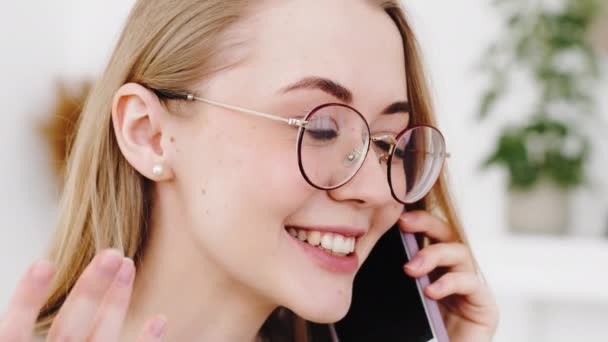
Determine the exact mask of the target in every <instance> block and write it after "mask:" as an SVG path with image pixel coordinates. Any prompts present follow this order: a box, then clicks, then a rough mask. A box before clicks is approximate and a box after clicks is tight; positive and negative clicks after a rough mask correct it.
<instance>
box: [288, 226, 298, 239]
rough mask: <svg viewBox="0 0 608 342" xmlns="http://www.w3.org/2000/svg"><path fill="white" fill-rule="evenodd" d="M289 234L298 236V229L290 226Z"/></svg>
mask: <svg viewBox="0 0 608 342" xmlns="http://www.w3.org/2000/svg"><path fill="white" fill-rule="evenodd" d="M289 234H290V235H291V236H293V237H298V231H297V230H295V229H293V228H289Z"/></svg>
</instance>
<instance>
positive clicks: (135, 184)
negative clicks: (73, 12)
mask: <svg viewBox="0 0 608 342" xmlns="http://www.w3.org/2000/svg"><path fill="white" fill-rule="evenodd" d="M434 125H435V120H434V115H433V112H432V110H431V106H430V104H429V96H428V93H427V91H426V87H425V83H424V77H423V73H422V70H421V62H420V60H419V56H418V54H417V48H416V44H415V39H414V36H413V33H412V31H411V29H410V28H409V27H408V24H407V22H406V20H405V17H404V14H403V11H402V9H401V8H400V7H399V5H398V4H397V2H396V1H371V0H356V1H353V0H323V1H321V0H318V1H317V0H314V1H312V0H289V1H278V0H267V1H245V0H232V1H225V0H140V1H137V2H136V4H135V6H134V9H133V10H132V13H131V15H130V17H129V19H128V22H127V24H126V27H125V28H124V32H123V34H122V37H121V38H120V40H119V42H118V45H117V47H116V49H115V51H114V54H113V56H112V58H111V60H110V63H109V65H108V67H107V69H106V70H105V72H104V73H103V75H102V77H101V79H100V80H99V82H98V83H97V85H96V86H95V88H94V89H93V91H92V93H91V94H90V96H89V98H88V101H87V103H86V106H85V108H84V110H83V113H82V115H81V119H80V122H79V126H78V133H77V135H76V137H75V138H74V140H73V144H72V145H71V152H70V160H69V164H68V167H67V178H66V182H65V188H64V193H63V198H62V202H61V203H62V205H61V209H60V219H59V227H58V231H57V234H56V237H55V239H54V241H53V242H52V248H51V252H50V259H51V260H52V262H51V261H40V262H38V263H36V264H35V265H33V266H32V268H31V269H30V270H29V271H28V272H27V274H26V275H25V276H24V278H23V280H22V281H21V283H20V284H19V285H18V288H17V290H16V292H15V294H14V297H13V300H12V301H11V304H10V307H9V308H8V313H7V314H6V315H5V316H4V318H3V320H2V322H1V324H0V340H1V341H29V339H30V338H31V336H32V334H34V330H36V331H37V333H38V334H39V335H42V336H45V337H46V338H47V339H48V340H49V341H84V340H87V341H118V340H121V341H134V340H139V341H157V340H160V339H161V338H162V337H163V336H164V337H165V339H166V340H169V341H254V340H256V339H262V340H264V339H265V340H274V341H284V340H287V339H290V340H298V341H305V340H306V339H307V338H308V339H314V338H313V337H312V335H311V332H310V331H308V330H309V328H310V327H311V325H310V324H305V322H315V323H318V324H329V323H333V322H336V321H339V320H340V319H341V318H343V317H344V315H345V314H346V313H347V311H348V309H349V306H350V303H351V300H352V290H353V280H354V277H355V275H356V273H357V270H358V269H359V268H360V266H361V264H362V263H363V262H364V261H365V260H366V257H367V256H368V255H369V254H370V252H371V251H372V249H373V248H374V246H375V245H376V243H377V242H378V240H379V239H380V237H381V236H383V235H384V234H385V233H386V232H387V231H388V230H389V229H390V228H391V227H393V226H396V227H398V229H401V230H402V231H404V232H416V233H419V234H421V235H424V236H426V237H427V238H428V239H427V240H428V241H430V242H432V243H431V244H427V245H428V246H427V247H425V248H423V250H422V251H421V252H420V253H419V254H418V256H417V257H415V258H414V259H413V260H412V261H411V262H409V263H408V264H407V265H405V268H404V270H403V272H406V273H407V274H408V275H410V276H413V277H420V276H423V275H427V274H431V273H432V272H433V274H436V275H438V276H437V277H435V278H438V279H437V280H436V281H435V282H434V283H433V284H432V285H431V286H429V287H427V288H425V289H424V293H425V294H426V295H427V296H428V297H430V298H433V299H436V300H439V302H440V305H441V309H442V313H443V315H444V319H445V322H446V326H447V329H448V333H449V335H450V337H451V339H452V341H463V342H473V341H489V340H491V338H492V336H493V333H494V331H495V328H496V324H497V316H498V315H497V308H496V304H495V303H494V299H493V297H492V295H491V293H490V291H489V289H488V288H487V286H486V285H485V283H484V282H483V281H482V280H481V277H480V276H479V272H478V269H477V267H476V263H475V261H474V259H473V257H472V255H471V253H470V249H469V248H468V246H467V245H466V241H465V237H464V234H463V231H462V229H461V228H460V226H459V223H458V220H457V219H456V216H455V214H454V212H453V210H452V206H451V205H450V202H449V197H448V195H447V189H446V182H445V177H444V176H442V175H439V173H440V171H441V166H442V164H443V161H444V158H445V153H437V151H439V152H441V151H443V150H445V146H444V145H443V144H444V142H443V138H442V137H441V134H440V133H439V131H437V130H436V129H435V128H432V127H434ZM428 143H430V145H429V144H428ZM404 211H407V212H405V213H404ZM135 268H137V276H135ZM437 270H441V272H440V274H439V273H437ZM291 313H293V314H291ZM167 322H168V324H165V323H167ZM285 327H287V329H285ZM286 336H289V337H286ZM400 340H402V341H407V340H408V336H407V332H404V336H402V339H400Z"/></svg>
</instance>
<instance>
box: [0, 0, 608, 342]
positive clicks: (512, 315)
mask: <svg viewBox="0 0 608 342" xmlns="http://www.w3.org/2000/svg"><path fill="white" fill-rule="evenodd" d="M132 4H133V1H125V0H104V1H102V0H87V1H86V2H85V1H75V0H55V1H52V2H51V1H32V0H28V1H12V2H8V3H6V4H4V5H3V11H1V12H0V32H2V33H0V46H1V52H2V53H1V54H0V75H2V82H1V83H0V98H1V102H2V105H3V113H2V115H0V145H1V146H3V147H4V148H2V150H1V151H0V165H2V173H3V177H2V178H1V179H0V189H1V190H2V192H3V193H4V195H3V196H1V197H0V307H3V308H4V307H6V304H7V302H8V298H9V296H10V293H11V292H12V290H13V289H14V286H15V284H16V282H17V279H18V277H19V275H20V274H21V273H23V272H24V271H25V269H26V267H27V266H28V265H29V263H31V262H32V261H33V260H35V259H36V258H38V257H39V256H41V255H42V254H43V252H44V249H45V246H46V244H47V243H48V239H49V237H50V234H51V230H52V227H53V222H54V217H55V215H56V202H57V196H58V193H59V188H60V185H59V184H58V182H57V181H56V172H57V170H58V167H59V166H60V163H58V162H57V161H58V160H59V159H60V157H61V151H57V150H56V149H54V148H53V142H56V141H60V140H61V139H62V138H63V137H62V135H61V128H62V125H59V126H53V125H49V124H48V122H49V120H50V121H52V119H53V116H55V115H58V114H57V113H61V115H68V114H69V113H70V112H71V111H73V109H74V108H77V106H78V98H79V97H82V96H83V94H86V90H87V86H88V85H87V82H88V81H89V80H94V79H95V78H96V77H97V76H98V75H99V73H100V72H101V70H102V68H103V66H104V64H105V63H106V61H107V59H108V58H109V55H110V52H111V48H112V46H113V44H114V42H115V41H116V39H117V36H118V33H119V31H120V29H121V26H122V23H123V21H124V20H125V18H126V15H127V14H128V11H129V9H130V7H131V6H132ZM405 5H406V7H407V9H408V11H409V14H410V17H411V19H412V21H413V26H414V28H415V30H416V31H417V32H418V38H419V40H420V44H421V46H422V48H423V52H424V57H425V63H426V66H427V70H428V73H429V79H430V80H431V88H432V91H433V94H434V96H435V103H436V110H437V113H438V116H439V119H440V128H441V130H442V131H443V132H444V133H445V135H446V141H447V144H448V148H449V150H450V152H451V153H452V158H451V159H450V161H449V164H448V168H449V172H450V178H451V182H452V185H453V191H454V196H455V198H456V203H457V206H458V209H459V210H460V213H461V215H462V219H463V221H464V223H465V226H466V229H467V231H468V234H469V238H470V241H471V244H472V246H473V249H474V251H475V253H476V256H477V258H478V259H479V262H480V264H481V266H482V268H483V271H484V273H485V274H486V277H487V279H488V281H489V282H490V284H491V286H492V288H493V289H494V291H495V294H496V296H497V298H498V301H499V304H500V306H501V311H502V319H501V325H500V328H499V332H498V336H497V338H496V341H551V342H555V341H568V342H571V341H599V340H602V341H603V340H606V339H607V338H608V326H607V325H606V323H605V322H606V320H607V319H608V176H606V170H607V169H608V134H607V133H606V132H608V80H607V76H606V72H607V71H608V68H607V67H608V1H605V0H539V1H525V0H511V1H506V0H495V1H490V0H461V1H441V0H426V1H407V0H406V1H405ZM63 126H65V125H63Z"/></svg>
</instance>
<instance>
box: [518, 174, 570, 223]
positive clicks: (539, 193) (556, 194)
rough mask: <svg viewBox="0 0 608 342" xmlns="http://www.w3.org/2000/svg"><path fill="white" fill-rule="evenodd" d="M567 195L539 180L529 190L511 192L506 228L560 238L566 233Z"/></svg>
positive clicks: (554, 186) (567, 215)
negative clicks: (507, 225)
mask: <svg viewBox="0 0 608 342" xmlns="http://www.w3.org/2000/svg"><path fill="white" fill-rule="evenodd" d="M569 197H570V196H569V193H568V191H566V190H563V189H561V188H559V187H558V186H557V185H555V184H554V183H553V182H551V181H549V180H546V179H543V180H540V181H539V182H538V183H537V184H536V185H535V186H534V187H533V188H532V189H530V190H528V191H519V190H510V191H509V198H508V204H507V205H508V219H509V227H510V229H511V230H512V231H514V232H520V233H531V234H551V235H561V234H564V233H566V232H567V230H568V220H569V216H570V215H569V209H570V203H569Z"/></svg>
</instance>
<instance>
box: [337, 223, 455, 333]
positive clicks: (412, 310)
mask: <svg viewBox="0 0 608 342" xmlns="http://www.w3.org/2000/svg"><path fill="white" fill-rule="evenodd" d="M418 248H419V247H418V243H417V241H416V237H415V236H414V235H412V234H405V233H402V232H401V230H400V229H399V227H398V226H397V225H395V226H393V227H392V228H391V229H390V230H389V231H388V232H387V233H386V234H385V235H384V236H382V238H381V239H380V240H379V241H378V243H377V244H376V246H374V248H373V250H372V252H371V254H370V255H369V257H368V258H367V260H366V261H365V262H364V264H363V265H362V266H361V269H360V270H359V272H358V274H357V276H356V277H355V283H354V287H353V300H352V304H351V307H350V310H349V311H348V313H347V314H346V316H345V317H344V319H342V320H341V321H339V322H337V323H335V324H334V325H333V331H332V333H333V335H334V336H333V339H334V340H337V341H340V342H352V341H355V342H357V341H370V342H372V341H373V342H375V341H383V342H391V341H395V342H396V341H399V342H448V341H449V339H448V336H447V333H446V329H445V325H444V323H443V321H442V318H441V314H440V312H439V307H438V306H437V302H435V301H434V300H431V299H430V298H427V297H426V296H425V295H424V294H423V292H422V289H423V288H424V287H426V286H427V285H428V284H429V279H428V277H424V278H420V279H414V278H411V277H410V276H408V275H407V274H406V273H405V272H404V271H403V265H405V263H406V262H407V261H408V260H410V258H411V257H413V256H414V255H415V254H416V253H417V252H418Z"/></svg>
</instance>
